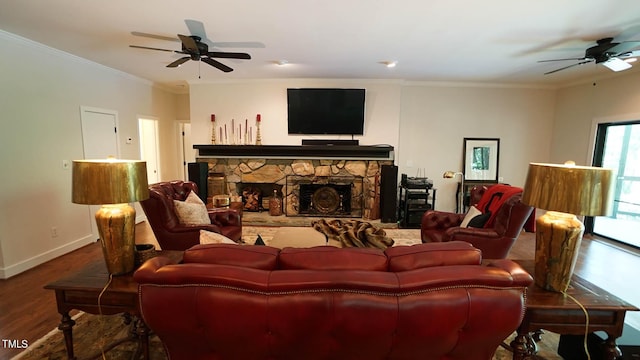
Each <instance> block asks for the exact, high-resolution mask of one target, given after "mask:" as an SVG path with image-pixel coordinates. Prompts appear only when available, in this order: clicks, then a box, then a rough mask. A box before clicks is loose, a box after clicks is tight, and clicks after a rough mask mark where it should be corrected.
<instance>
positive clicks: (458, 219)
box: [420, 210, 465, 230]
mask: <svg viewBox="0 0 640 360" xmlns="http://www.w3.org/2000/svg"><path fill="white" fill-rule="evenodd" d="M464 216H465V214H456V213H451V212H445V211H435V210H429V211H427V212H425V213H424V215H422V221H421V226H420V227H421V228H422V229H423V230H444V229H448V228H451V227H456V226H460V224H461V223H462V220H463V219H464Z"/></svg>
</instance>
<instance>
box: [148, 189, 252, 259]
mask: <svg viewBox="0 0 640 360" xmlns="http://www.w3.org/2000/svg"><path fill="white" fill-rule="evenodd" d="M191 191H193V192H195V193H196V194H197V193H198V186H197V185H196V183H194V182H191V181H182V180H174V181H168V182H160V183H156V184H152V185H149V198H148V199H147V200H143V201H141V202H140V205H141V206H142V210H144V213H145V215H147V221H149V225H150V226H151V229H152V230H153V234H154V235H155V236H156V239H157V240H158V244H160V247H161V248H162V250H186V249H188V248H190V247H192V246H193V245H196V244H199V243H200V230H207V231H212V232H216V233H219V234H222V235H224V236H226V237H228V238H229V239H231V240H233V241H236V242H240V240H241V239H242V216H241V215H240V213H239V212H238V211H236V210H232V209H227V208H220V209H210V210H209V211H208V212H209V218H210V220H211V224H203V225H183V224H180V221H179V220H178V215H177V214H176V211H175V206H174V204H173V200H180V201H184V200H185V199H186V198H187V195H189V192H191Z"/></svg>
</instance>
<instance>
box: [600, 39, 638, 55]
mask: <svg viewBox="0 0 640 360" xmlns="http://www.w3.org/2000/svg"><path fill="white" fill-rule="evenodd" d="M637 47H640V41H623V42H621V43H619V44H617V45H615V46H613V47H611V48H610V49H609V50H607V52H612V53H615V54H622V53H626V52H629V51H631V50H633V49H635V48H637Z"/></svg>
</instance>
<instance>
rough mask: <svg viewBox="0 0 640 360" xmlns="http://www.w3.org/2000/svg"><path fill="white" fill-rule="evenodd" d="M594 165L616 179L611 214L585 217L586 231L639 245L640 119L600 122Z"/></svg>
mask: <svg viewBox="0 0 640 360" xmlns="http://www.w3.org/2000/svg"><path fill="white" fill-rule="evenodd" d="M593 165H594V166H602V167H605V168H611V169H614V170H616V172H617V179H616V182H615V186H616V188H615V192H614V202H613V213H612V215H611V216H609V217H595V218H589V219H587V221H586V226H587V231H588V232H592V233H594V234H597V235H600V236H604V237H607V238H610V239H613V240H617V241H620V242H623V243H626V244H629V245H632V246H635V247H640V238H639V237H638V236H637V234H638V232H640V120H639V121H630V122H617V123H601V124H599V125H598V131H597V134H596V146H595V152H594V160H593Z"/></svg>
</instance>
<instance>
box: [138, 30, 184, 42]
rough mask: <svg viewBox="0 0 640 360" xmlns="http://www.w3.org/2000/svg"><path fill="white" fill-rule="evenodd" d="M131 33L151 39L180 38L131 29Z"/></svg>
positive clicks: (169, 39) (174, 39) (172, 39)
mask: <svg viewBox="0 0 640 360" xmlns="http://www.w3.org/2000/svg"><path fill="white" fill-rule="evenodd" d="M131 35H135V36H142V37H147V38H151V39H158V40H167V41H180V39H178V38H175V37H169V36H163V35H156V34H148V33H143V32H139V31H132V32H131Z"/></svg>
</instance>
